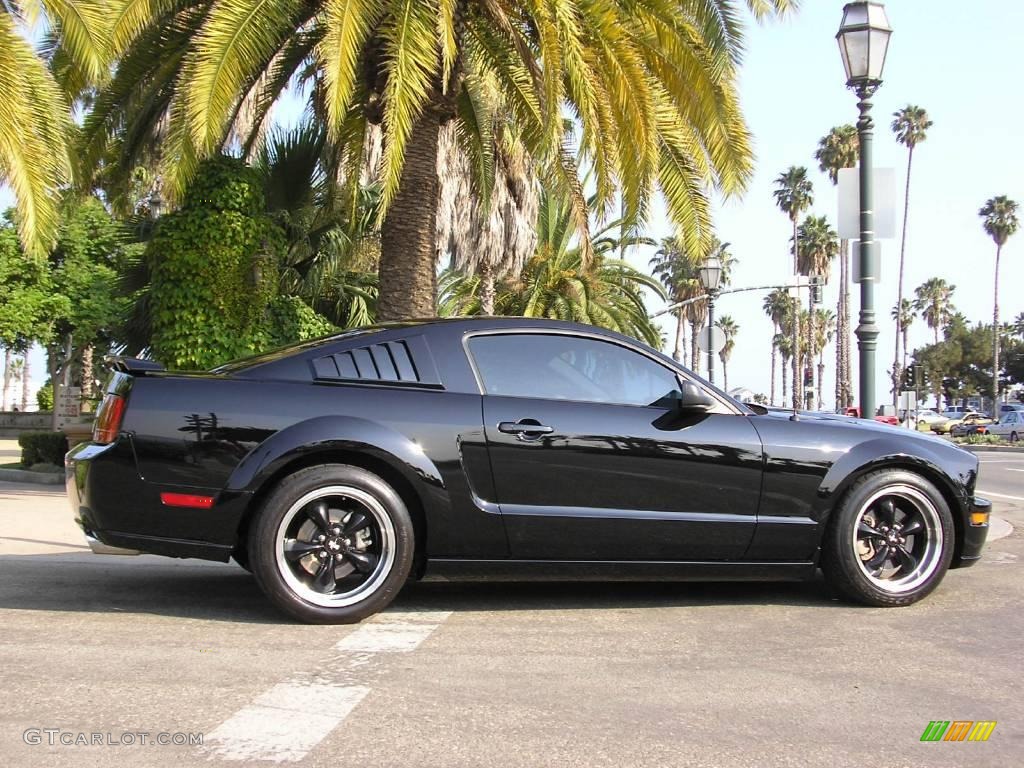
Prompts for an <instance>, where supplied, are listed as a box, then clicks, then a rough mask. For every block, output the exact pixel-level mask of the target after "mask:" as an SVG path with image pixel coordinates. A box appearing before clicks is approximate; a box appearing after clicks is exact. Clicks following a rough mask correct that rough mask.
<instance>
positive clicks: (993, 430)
mask: <svg viewBox="0 0 1024 768" xmlns="http://www.w3.org/2000/svg"><path fill="white" fill-rule="evenodd" d="M988 433H989V434H990V435H999V436H1000V437H1003V438H1005V439H1007V440H1009V441H1010V442H1011V443H1016V442H1017V441H1018V440H1019V439H1020V436H1021V435H1024V411H1006V412H1005V413H1004V414H1003V415H1002V418H1000V419H999V422H998V423H996V424H989V426H988Z"/></svg>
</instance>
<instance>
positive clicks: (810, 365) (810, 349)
mask: <svg viewBox="0 0 1024 768" xmlns="http://www.w3.org/2000/svg"><path fill="white" fill-rule="evenodd" d="M804 365H805V366H806V370H808V371H810V372H811V384H810V387H809V389H810V391H809V392H808V393H807V394H806V395H805V397H804V402H805V404H806V407H807V410H809V411H810V410H813V409H814V392H815V386H814V293H813V291H810V290H808V291H807V360H806V362H805V363H804ZM817 391H818V393H819V396H818V399H819V400H820V399H821V395H820V393H821V386H820V384H819V386H818V390H817Z"/></svg>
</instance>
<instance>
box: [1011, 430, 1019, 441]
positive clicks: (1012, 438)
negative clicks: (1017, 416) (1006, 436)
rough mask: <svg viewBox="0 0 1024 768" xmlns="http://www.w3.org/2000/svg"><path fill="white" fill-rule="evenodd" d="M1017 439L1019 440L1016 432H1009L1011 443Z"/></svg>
mask: <svg viewBox="0 0 1024 768" xmlns="http://www.w3.org/2000/svg"><path fill="white" fill-rule="evenodd" d="M1018 440H1020V438H1019V437H1018V436H1017V433H1016V432H1011V433H1010V442H1011V443H1016V442H1017V441H1018Z"/></svg>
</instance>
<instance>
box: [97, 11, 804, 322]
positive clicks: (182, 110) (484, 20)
mask: <svg viewBox="0 0 1024 768" xmlns="http://www.w3.org/2000/svg"><path fill="white" fill-rule="evenodd" d="M130 5H131V8H132V12H131V13H130V14H129V13H128V12H126V13H125V14H123V15H122V18H121V19H119V20H118V24H117V26H115V32H114V40H115V46H116V50H117V52H118V53H123V56H122V58H121V60H120V63H119V66H118V68H117V71H116V72H115V73H114V76H113V78H112V81H111V83H110V85H109V87H107V88H105V89H104V90H103V91H102V92H101V93H100V94H99V95H98V97H97V99H96V105H95V107H94V109H93V111H92V113H91V114H90V116H89V117H88V119H87V120H86V123H85V126H84V143H85V146H86V149H87V151H86V153H85V158H84V160H85V162H86V164H87V165H89V166H90V167H96V165H97V163H98V162H99V161H100V159H101V158H102V157H103V156H104V154H105V153H108V152H110V151H116V152H117V153H118V156H119V158H120V162H119V163H118V165H119V166H124V167H126V168H127V167H134V166H135V165H139V164H145V163H140V162H139V161H140V160H143V159H146V158H147V155H149V154H151V153H152V152H153V151H154V148H155V147H157V142H155V141H154V139H155V137H157V136H159V135H163V136H166V140H165V141H163V142H160V143H159V146H158V154H159V157H158V158H156V160H157V161H158V163H159V166H160V168H161V174H162V176H163V178H164V187H165V191H166V196H167V197H168V198H169V199H171V200H172V201H173V199H174V198H175V197H176V196H177V195H179V194H180V192H181V191H182V190H183V189H184V185H185V182H186V181H187V179H188V178H189V176H190V175H192V174H193V173H194V171H195V168H196V167H197V164H198V161H199V160H200V159H202V158H203V157H205V156H208V155H211V154H214V153H216V152H219V151H220V150H221V149H222V147H223V146H224V144H225V142H226V141H228V140H232V141H237V142H238V143H239V144H240V145H241V147H242V148H243V149H244V150H246V151H248V150H250V149H251V147H252V146H253V145H254V144H258V142H259V138H260V135H261V131H262V126H263V125H264V123H265V122H266V120H267V115H268V114H269V112H270V110H271V109H272V108H273V106H274V104H275V103H276V102H278V100H279V99H280V97H281V94H282V93H283V92H284V90H285V88H286V87H287V85H288V83H289V82H292V81H293V80H295V79H297V80H299V81H302V82H305V83H307V84H309V87H308V88H307V89H306V91H307V92H308V94H309V108H310V111H311V112H312V113H313V114H314V115H316V118H317V119H318V120H319V121H321V122H322V123H323V124H324V125H325V126H326V128H327V133H328V137H329V140H330V142H331V144H332V145H333V147H334V151H333V152H332V153H331V154H332V157H333V158H335V161H336V164H337V169H338V174H337V177H339V178H344V179H346V180H347V181H348V182H349V184H350V185H354V184H355V183H356V181H357V180H359V177H360V176H361V175H363V174H362V170H363V169H364V168H365V167H366V165H367V164H368V160H369V158H368V156H367V153H366V152H365V151H364V150H365V147H366V143H367V142H366V138H367V135H368V133H369V132H370V130H371V128H372V127H373V126H379V127H380V130H381V132H382V135H383V141H382V148H381V153H380V160H379V168H378V167H376V166H377V165H378V164H377V163H372V165H373V166H375V167H373V169H372V176H373V177H374V178H376V179H378V180H379V182H380V187H381V205H380V209H379V221H380V223H381V256H380V266H379V275H380V288H381V293H380V315H381V318H382V319H400V318H407V317H416V316H422V315H427V314H430V313H432V312H433V311H434V310H435V300H436V269H435V263H436V259H437V232H436V221H437V209H438V184H439V182H438V145H439V142H440V140H441V133H442V129H443V128H444V126H446V125H448V124H449V123H455V125H456V134H457V136H458V137H459V140H460V141H461V142H462V143H463V145H464V149H465V151H466V152H467V154H468V155H469V157H470V159H471V162H470V167H471V169H473V183H474V185H475V186H474V189H475V190H476V193H477V195H478V196H479V198H480V199H481V200H482V201H484V202H485V204H486V201H488V199H489V196H488V195H487V194H486V190H488V189H490V188H491V187H492V186H493V183H494V167H495V164H496V163H495V162H494V157H493V156H492V155H491V148H493V146H494V142H492V141H490V140H489V139H488V136H487V132H488V131H493V130H494V129H495V123H496V121H495V120H494V119H493V115H494V114H502V115H506V116H507V119H506V120H504V121H502V122H501V123H500V124H499V127H500V129H501V130H503V131H506V130H507V131H509V132H510V134H511V135H513V136H515V137H516V138H517V139H519V140H521V141H522V142H523V146H524V148H525V151H526V152H527V153H528V155H529V156H530V157H531V158H534V159H535V160H537V162H538V163H539V165H541V166H550V167H551V168H553V169H554V170H555V172H556V173H557V174H558V178H559V180H560V183H561V186H562V191H563V192H564V193H566V194H568V195H569V197H570V199H571V200H572V201H573V215H574V216H575V218H576V226H577V231H578V232H579V233H580V238H581V241H582V245H583V247H582V251H581V254H582V257H583V262H584V264H585V263H586V262H587V261H588V260H589V258H590V256H591V254H590V252H589V246H588V240H587V238H586V232H587V221H588V211H587V206H586V199H585V196H584V194H583V190H582V185H581V183H580V181H579V178H578V174H577V172H576V168H575V163H574V162H573V158H572V155H571V153H569V152H567V151H566V146H567V144H568V140H569V135H568V132H567V131H568V128H567V126H566V123H565V121H564V120H563V119H562V116H563V115H564V114H566V113H572V114H573V115H574V117H575V121H574V122H575V124H576V125H575V128H576V132H575V137H574V138H575V140H576V143H578V145H579V147H580V148H581V152H582V154H583V156H584V158H585V161H586V163H587V165H588V166H589V167H592V168H593V173H594V186H595V189H596V191H597V199H598V211H597V212H598V214H599V217H603V214H605V213H606V211H607V208H608V207H609V206H610V205H611V204H612V203H613V201H615V200H616V199H618V196H621V199H622V200H623V201H624V212H625V215H624V218H625V219H627V220H633V219H638V220H639V219H640V214H641V213H643V212H646V211H647V210H648V209H649V206H648V202H649V201H650V200H651V199H652V197H653V196H654V194H655V193H656V192H660V193H661V194H662V195H663V197H664V199H665V202H666V207H667V210H668V213H669V217H670V218H671V219H672V221H673V222H675V223H676V225H677V226H678V227H679V230H680V233H681V236H682V237H683V238H684V240H685V241H686V244H687V248H688V249H690V250H698V249H699V247H700V246H701V245H702V244H706V243H707V240H708V237H709V235H710V213H709V194H710V192H711V191H712V190H718V191H721V192H722V193H724V194H726V195H729V194H733V193H737V192H739V191H741V190H742V189H743V188H744V186H745V184H746V182H747V181H748V179H749V177H750V174H751V166H752V153H751V147H750V136H749V132H748V130H747V128H746V126H745V124H744V122H743V119H742V116H741V112H740V108H739V100H738V96H737V91H736V75H737V67H738V60H739V53H740V51H741V50H742V30H741V25H739V23H738V21H739V19H738V9H737V7H736V6H737V5H738V0H712V1H711V2H701V3H689V4H686V5H684V6H679V5H678V4H674V3H663V2H656V3H643V4H626V3H620V2H615V1H614V0H594V1H593V2H589V3H580V4H568V3H534V2H513V1H512V0H501V1H500V2H479V3H475V2H474V3H469V2H458V1H457V0H362V1H361V2H358V3H356V2H344V1H343V0H312V1H311V2H309V3H304V4H302V3H300V4H287V3H285V4H282V3H281V2H262V1H258V0H219V1H218V2H213V1H212V0H168V2H167V3H150V4H144V5H145V8H144V9H141V10H140V9H139V7H138V4H130ZM746 5H747V6H748V7H749V8H750V10H751V11H752V13H753V14H754V15H755V16H756V17H758V18H763V17H766V16H770V15H774V14H777V13H782V12H785V11H786V10H788V9H789V8H790V7H791V6H793V5H795V3H793V2H791V0H747V2H746ZM126 17H127V18H126ZM485 94H486V95H487V96H485Z"/></svg>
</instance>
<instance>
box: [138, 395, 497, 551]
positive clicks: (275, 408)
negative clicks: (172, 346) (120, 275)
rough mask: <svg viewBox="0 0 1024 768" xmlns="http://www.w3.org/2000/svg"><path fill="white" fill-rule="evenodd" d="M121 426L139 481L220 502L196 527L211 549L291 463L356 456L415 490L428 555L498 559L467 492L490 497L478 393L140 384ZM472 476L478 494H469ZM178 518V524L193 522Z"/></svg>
mask: <svg viewBox="0 0 1024 768" xmlns="http://www.w3.org/2000/svg"><path fill="white" fill-rule="evenodd" d="M122 428H123V430H124V431H125V432H128V433H129V435H130V440H131V443H132V446H133V449H134V452H135V456H136V461H137V466H138V471H139V475H140V476H141V478H142V479H143V480H144V481H145V482H146V483H148V484H151V485H153V486H156V487H160V488H170V487H174V488H180V489H188V488H201V489H204V490H207V491H213V492H217V493H220V494H221V496H220V498H222V499H224V500H225V502H226V506H222V505H221V504H220V503H219V502H218V504H217V505H215V507H214V509H213V510H210V511H208V512H207V515H208V516H207V518H205V520H204V524H203V526H202V529H203V535H204V537H205V538H207V539H209V540H211V541H213V540H216V541H217V542H218V543H230V542H231V541H232V540H233V537H234V536H235V534H236V532H237V530H238V525H239V523H240V517H241V515H242V514H245V512H246V509H247V506H248V504H247V503H246V502H247V501H248V500H249V499H251V498H252V496H253V494H255V493H256V492H257V491H259V490H260V489H261V488H263V487H264V485H265V484H266V483H268V482H271V481H272V479H273V478H274V477H275V476H278V473H280V472H281V471H282V470H286V469H287V467H288V466H289V465H290V464H291V463H293V462H303V461H305V462H306V463H308V459H309V457H310V456H319V457H323V458H324V460H325V461H330V460H331V457H332V455H337V454H338V453H340V452H343V451H358V452H360V453H365V454H367V455H372V456H374V457H376V458H379V459H380V460H382V461H385V462H387V463H388V464H389V466H391V467H393V468H395V469H396V470H398V471H400V472H401V473H402V474H403V476H404V477H405V478H406V479H407V480H408V481H409V483H410V485H411V486H412V487H413V488H414V489H415V491H416V492H417V494H418V496H419V499H420V501H421V503H422V506H423V511H424V514H425V516H426V518H427V525H428V531H429V549H428V554H429V555H431V556H458V555H461V554H465V552H466V551H472V552H480V551H483V552H487V553H490V554H492V555H494V556H503V555H504V554H505V553H506V552H507V544H506V540H505V535H504V529H503V527H502V524H501V521H500V518H498V517H497V516H495V515H490V514H488V513H485V512H483V511H481V510H479V509H478V508H477V507H476V506H475V505H474V504H473V501H472V499H473V497H474V491H476V493H478V494H479V495H482V496H484V497H490V496H492V494H491V493H490V489H489V488H488V487H486V485H487V484H489V483H490V473H489V469H488V468H487V465H486V451H485V444H484V440H483V432H482V425H481V398H480V396H479V394H469V393H459V392H444V391H432V390H423V389H413V388H403V387H388V386H359V385H355V386H353V385H341V384H332V383H313V382H300V381H260V380H250V379H242V378H229V377H222V376H209V377H188V376H173V375H168V376H153V377H149V376H147V377H140V378H139V379H137V380H136V381H135V383H134V387H133V390H132V393H131V399H130V403H129V408H128V410H127V413H126V416H125V422H124V424H123V427H122ZM471 478H473V479H475V480H476V481H478V482H479V483H480V484H483V485H484V487H481V488H475V489H474V487H473V486H472V481H471ZM239 499H240V500H241V502H239ZM167 514H178V513H176V512H168V513H167ZM180 514H182V515H183V518H182V519H183V521H184V520H185V519H186V517H187V515H188V514H192V515H194V514H196V513H194V512H193V513H185V512H182V513H180ZM187 537H188V536H187ZM188 538H191V537H188Z"/></svg>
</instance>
